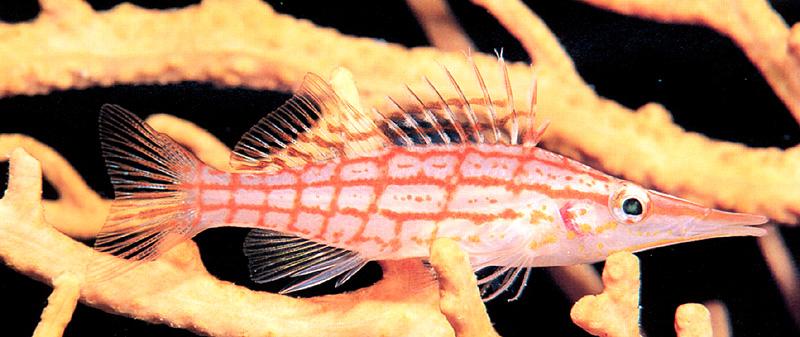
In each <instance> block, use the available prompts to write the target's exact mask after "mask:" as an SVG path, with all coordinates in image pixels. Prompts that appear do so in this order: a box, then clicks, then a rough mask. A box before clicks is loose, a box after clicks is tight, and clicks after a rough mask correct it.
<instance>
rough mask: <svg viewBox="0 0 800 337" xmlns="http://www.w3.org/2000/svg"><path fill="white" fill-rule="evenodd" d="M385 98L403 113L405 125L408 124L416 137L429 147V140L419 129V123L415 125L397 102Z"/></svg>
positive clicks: (412, 119)
mask: <svg viewBox="0 0 800 337" xmlns="http://www.w3.org/2000/svg"><path fill="white" fill-rule="evenodd" d="M386 98H388V99H389V101H391V102H392V104H394V105H395V106H396V107H397V108H398V109H399V110H400V111H401V112H402V113H403V117H404V118H405V121H406V123H408V125H409V126H410V127H411V128H412V129H414V131H415V132H416V133H417V135H419V137H420V138H422V140H423V141H425V144H427V145H430V144H431V138H430V137H428V135H426V134H425V133H424V132H422V130H421V129H420V128H419V123H417V121H416V120H414V118H412V117H411V115H409V114H408V111H406V110H405V109H403V107H402V106H401V105H400V104H398V103H397V101H395V100H394V99H393V98H391V97H389V96H386Z"/></svg>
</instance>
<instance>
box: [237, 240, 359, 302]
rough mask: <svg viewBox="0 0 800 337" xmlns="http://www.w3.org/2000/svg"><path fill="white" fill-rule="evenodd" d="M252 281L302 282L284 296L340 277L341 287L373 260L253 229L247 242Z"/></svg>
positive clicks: (338, 249)
mask: <svg viewBox="0 0 800 337" xmlns="http://www.w3.org/2000/svg"><path fill="white" fill-rule="evenodd" d="M244 254H245V255H246V256H247V259H248V265H249V267H250V278H251V279H252V280H253V281H254V282H256V283H267V282H270V281H274V280H278V279H282V278H286V277H292V278H302V280H301V281H299V282H296V283H294V284H292V285H290V286H288V287H286V288H284V289H282V290H281V291H280V292H281V293H282V294H285V293H290V292H294V291H298V290H302V289H306V288H309V287H313V286H315V285H318V284H321V283H323V282H326V281H328V280H331V279H333V278H336V277H339V279H338V280H337V281H336V286H337V287H338V286H340V285H341V284H342V283H344V282H346V281H347V280H348V279H350V277H352V276H353V275H355V273H357V272H358V271H359V270H360V269H361V268H363V267H364V265H366V264H367V262H369V260H367V259H365V258H363V257H362V256H361V255H360V254H358V253H356V252H353V251H349V250H346V249H342V248H336V247H331V246H327V245H325V244H322V243H318V242H314V241H311V240H307V239H303V238H300V237H296V236H292V235H288V234H283V233H280V232H275V231H271V230H266V229H253V230H251V231H250V233H248V234H247V237H246V238H245V241H244Z"/></svg>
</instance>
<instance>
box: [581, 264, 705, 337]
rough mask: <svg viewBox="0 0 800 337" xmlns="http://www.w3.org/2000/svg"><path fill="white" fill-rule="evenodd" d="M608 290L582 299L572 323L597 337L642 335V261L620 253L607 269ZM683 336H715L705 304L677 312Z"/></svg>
mask: <svg viewBox="0 0 800 337" xmlns="http://www.w3.org/2000/svg"><path fill="white" fill-rule="evenodd" d="M603 284H604V285H605V287H606V288H605V290H604V291H603V293H601V294H599V295H590V296H586V297H584V298H582V299H580V300H579V301H578V302H577V303H575V306H573V307H572V312H571V313H570V316H572V320H573V321H574V322H575V324H577V325H579V326H580V327H582V328H584V329H585V330H586V331H588V332H589V333H591V334H593V335H595V336H609V337H636V336H641V335H640V333H639V287H640V286H641V283H640V281H639V259H637V258H636V256H634V255H632V254H630V253H625V252H621V253H616V254H614V255H611V256H609V257H608V259H607V260H606V266H605V269H603ZM675 331H676V332H677V333H678V336H679V337H700V336H706V337H710V336H712V330H711V316H710V314H709V312H708V309H706V307H704V306H703V305H701V304H696V303H689V304H684V305H681V306H680V307H678V310H677V311H676V313H675Z"/></svg>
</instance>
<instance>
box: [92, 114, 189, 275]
mask: <svg viewBox="0 0 800 337" xmlns="http://www.w3.org/2000/svg"><path fill="white" fill-rule="evenodd" d="M99 127H100V143H101V149H102V153H103V157H104V158H105V161H106V167H107V169H108V175H109V176H110V177H111V183H112V184H113V185H114V196H115V199H114V201H113V203H112V204H111V211H110V213H109V215H108V218H107V219H106V223H105V225H103V228H102V229H101V230H100V233H99V234H98V235H97V240H96V242H95V246H94V247H95V249H96V250H98V251H100V252H104V253H109V254H111V255H114V256H116V257H118V258H114V259H103V261H98V262H97V263H94V264H93V265H92V266H90V269H89V278H90V279H92V280H94V281H103V280H106V279H109V278H112V277H115V276H117V275H119V274H121V273H123V272H126V271H128V270H130V269H131V268H133V267H135V266H136V265H138V263H141V262H145V261H151V260H155V259H156V258H158V257H159V256H160V255H161V254H163V253H164V252H166V251H167V250H169V249H170V248H172V247H174V246H175V245H177V244H178V243H180V242H182V241H184V240H188V239H190V238H191V237H192V236H194V235H195V234H196V231H195V230H194V226H195V223H196V222H197V221H196V219H197V210H196V209H195V207H194V204H195V203H194V199H195V195H194V193H193V192H192V191H191V189H187V186H188V185H191V184H192V182H194V180H195V177H196V174H197V173H196V170H197V167H198V161H197V159H196V158H195V157H194V156H193V155H192V154H191V153H189V152H188V151H186V150H185V149H184V148H183V147H181V146H180V145H178V144H177V143H175V141H173V140H172V139H171V138H169V137H168V136H167V135H164V134H161V133H159V132H157V131H155V130H153V128H151V127H150V126H149V125H147V123H145V122H144V121H142V120H141V119H139V117H137V116H136V115H134V114H133V113H131V112H129V111H127V110H125V109H123V108H121V107H119V106H116V105H108V104H107V105H104V106H103V107H102V109H101V110H100V126H99ZM120 258H122V259H120Z"/></svg>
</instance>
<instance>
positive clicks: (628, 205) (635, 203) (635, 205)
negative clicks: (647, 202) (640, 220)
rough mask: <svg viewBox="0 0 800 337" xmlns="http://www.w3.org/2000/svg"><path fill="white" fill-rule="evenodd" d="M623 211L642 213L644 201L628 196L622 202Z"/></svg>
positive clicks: (628, 213)
mask: <svg viewBox="0 0 800 337" xmlns="http://www.w3.org/2000/svg"><path fill="white" fill-rule="evenodd" d="M622 211H623V212H625V214H627V215H633V216H636V215H642V202H641V201H639V200H637V199H636V198H628V199H625V201H623V202H622Z"/></svg>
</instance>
